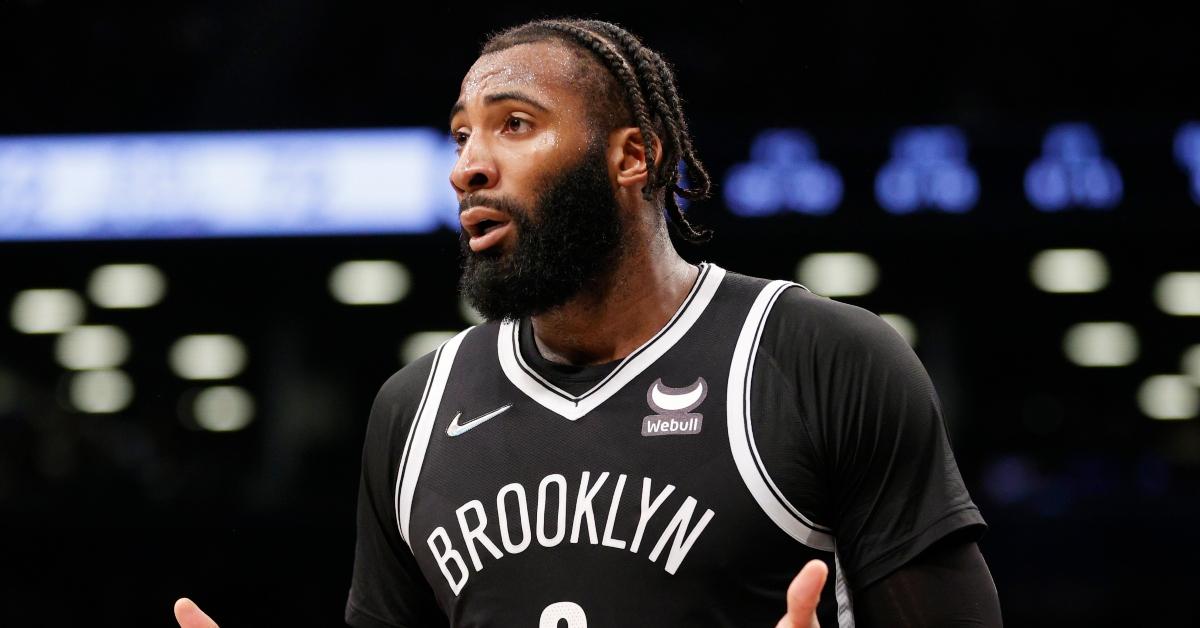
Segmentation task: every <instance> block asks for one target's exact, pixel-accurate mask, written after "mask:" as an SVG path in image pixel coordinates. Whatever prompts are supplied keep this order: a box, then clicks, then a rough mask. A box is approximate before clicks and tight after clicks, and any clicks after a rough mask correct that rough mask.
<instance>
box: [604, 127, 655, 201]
mask: <svg viewBox="0 0 1200 628" xmlns="http://www.w3.org/2000/svg"><path fill="white" fill-rule="evenodd" d="M651 139H652V141H653V144H652V150H653V151H654V153H653V154H654V165H655V167H658V165H659V163H660V159H661V158H662V142H660V141H659V139H658V137H656V136H654V137H652V138H651ZM608 154H609V163H610V164H611V165H612V166H613V167H614V170H615V171H616V175H617V185H620V186H621V187H634V188H636V189H638V190H640V189H642V188H643V187H644V186H645V185H646V183H647V182H648V181H649V178H650V171H649V170H648V169H647V167H646V166H647V164H646V143H645V140H644V139H643V137H642V132H641V131H640V130H639V129H638V128H637V127H635V126H631V127H622V128H620V129H617V130H616V131H613V132H612V134H610V135H609V137H608Z"/></svg>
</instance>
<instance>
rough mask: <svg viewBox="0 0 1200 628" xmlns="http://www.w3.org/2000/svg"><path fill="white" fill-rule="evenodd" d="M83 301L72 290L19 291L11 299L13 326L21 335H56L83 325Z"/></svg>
mask: <svg viewBox="0 0 1200 628" xmlns="http://www.w3.org/2000/svg"><path fill="white" fill-rule="evenodd" d="M83 315H84V303H83V299H82V298H81V297H80V296H79V295H78V294H77V293H76V292H75V291H73V290H65V289H58V288H49V289H34V290H22V291H21V292H18V293H17V296H16V297H15V298H13V303H12V325H13V328H14V329H16V330H17V331H19V332H21V333H24V334H57V333H60V332H63V331H66V330H68V329H70V328H72V327H74V326H76V325H78V324H79V323H80V322H82V321H83Z"/></svg>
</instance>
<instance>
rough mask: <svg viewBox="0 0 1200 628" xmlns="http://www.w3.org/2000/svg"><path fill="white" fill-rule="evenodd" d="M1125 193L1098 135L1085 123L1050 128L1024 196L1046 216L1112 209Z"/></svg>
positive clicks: (1029, 172) (1030, 171) (1029, 173)
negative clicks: (1075, 209)
mask: <svg viewBox="0 0 1200 628" xmlns="http://www.w3.org/2000/svg"><path fill="white" fill-rule="evenodd" d="M1123 193H1124V187H1123V183H1122V181H1121V173H1120V172H1119V171H1118V170H1117V167H1116V166H1115V165H1113V163H1112V162H1111V161H1109V160H1108V159H1107V158H1106V157H1105V156H1104V154H1103V151H1102V150H1101V147H1100V137H1099V136H1098V135H1097V134H1096V131H1095V130H1094V129H1092V127H1091V126H1090V125H1088V124H1084V123H1065V124H1058V125H1055V126H1053V127H1050V129H1049V130H1048V131H1046V136H1045V138H1044V139H1043V140H1042V155H1041V156H1040V157H1038V159H1037V160H1035V161H1034V162H1033V163H1032V164H1031V165H1030V166H1029V168H1028V169H1027V170H1026V171H1025V195H1026V196H1027V197H1028V199H1029V202H1030V203H1032V204H1033V206H1034V207H1036V208H1038V209H1040V210H1042V211H1046V212H1053V211H1059V210H1063V209H1067V208H1069V207H1082V208H1087V209H1111V208H1112V207H1114V206H1116V205H1117V203H1120V202H1121V197H1122V195H1123Z"/></svg>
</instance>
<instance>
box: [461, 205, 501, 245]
mask: <svg viewBox="0 0 1200 628" xmlns="http://www.w3.org/2000/svg"><path fill="white" fill-rule="evenodd" d="M459 222H460V223H462V227H463V230H464V231H466V232H467V235H469V236H470V241H469V245H470V247H471V250H472V251H474V252H476V253H479V252H481V251H484V250H486V249H489V248H491V247H493V246H496V245H498V244H499V243H500V242H501V241H503V240H504V238H505V236H506V235H507V234H508V232H510V231H512V228H513V227H512V221H511V220H510V219H509V217H508V214H505V213H504V212H502V211H499V210H496V209H492V208H490V207H485V206H482V205H477V206H475V207H472V208H470V209H468V210H466V211H464V212H462V213H461V214H459Z"/></svg>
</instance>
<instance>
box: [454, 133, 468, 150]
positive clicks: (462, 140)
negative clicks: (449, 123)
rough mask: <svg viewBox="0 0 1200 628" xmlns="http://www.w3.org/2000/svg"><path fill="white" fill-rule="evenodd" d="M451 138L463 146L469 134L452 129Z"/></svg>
mask: <svg viewBox="0 0 1200 628" xmlns="http://www.w3.org/2000/svg"><path fill="white" fill-rule="evenodd" d="M450 139H451V140H452V141H453V142H454V144H455V145H456V146H458V147H460V148H461V147H462V145H463V144H466V143H467V134H466V133H463V132H461V131H451V132H450Z"/></svg>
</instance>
